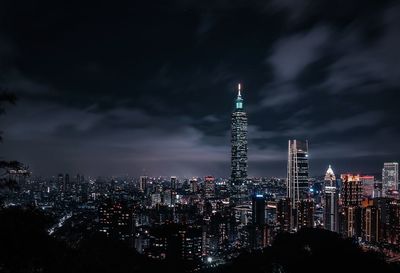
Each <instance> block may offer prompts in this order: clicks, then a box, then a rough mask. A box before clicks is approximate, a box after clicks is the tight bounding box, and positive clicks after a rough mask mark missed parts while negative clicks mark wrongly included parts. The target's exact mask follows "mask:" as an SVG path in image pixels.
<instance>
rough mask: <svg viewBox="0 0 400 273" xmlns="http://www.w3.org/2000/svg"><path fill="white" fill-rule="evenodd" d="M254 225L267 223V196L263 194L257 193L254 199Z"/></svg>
mask: <svg viewBox="0 0 400 273" xmlns="http://www.w3.org/2000/svg"><path fill="white" fill-rule="evenodd" d="M252 219H253V225H257V226H263V225H264V224H265V198H264V195H262V194H256V195H254V196H253V200H252Z"/></svg>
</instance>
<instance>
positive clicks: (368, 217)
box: [363, 205, 381, 243]
mask: <svg viewBox="0 0 400 273" xmlns="http://www.w3.org/2000/svg"><path fill="white" fill-rule="evenodd" d="M380 223H381V211H380V209H379V208H378V207H377V206H374V205H372V206H367V207H365V208H363V239H364V240H365V241H367V242H374V243H376V242H379V241H380V237H381V236H380V230H381V229H380Z"/></svg>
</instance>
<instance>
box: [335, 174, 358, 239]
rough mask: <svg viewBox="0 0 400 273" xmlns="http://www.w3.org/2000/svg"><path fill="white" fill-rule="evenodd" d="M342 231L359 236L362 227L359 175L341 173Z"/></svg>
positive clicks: (352, 235) (348, 234) (346, 234)
mask: <svg viewBox="0 0 400 273" xmlns="http://www.w3.org/2000/svg"><path fill="white" fill-rule="evenodd" d="M340 178H341V180H342V193H341V204H342V214H341V215H342V219H341V222H342V223H341V224H342V233H343V234H344V235H345V236H347V237H360V236H361V229H362V221H361V218H362V211H361V202H362V181H361V179H360V175H354V174H342V175H340Z"/></svg>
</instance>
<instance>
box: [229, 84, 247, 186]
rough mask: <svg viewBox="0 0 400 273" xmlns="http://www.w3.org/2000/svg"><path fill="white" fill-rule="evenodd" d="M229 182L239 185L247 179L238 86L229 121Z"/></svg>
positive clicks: (244, 121) (243, 114)
mask: <svg viewBox="0 0 400 273" xmlns="http://www.w3.org/2000/svg"><path fill="white" fill-rule="evenodd" d="M231 145H232V147H231V149H232V150H231V182H232V185H239V184H241V183H243V182H244V181H245V180H246V178H247V114H246V112H245V111H244V109H243V99H242V94H241V89H240V84H239V85H238V95H237V98H236V103H235V110H234V111H233V113H232V119H231Z"/></svg>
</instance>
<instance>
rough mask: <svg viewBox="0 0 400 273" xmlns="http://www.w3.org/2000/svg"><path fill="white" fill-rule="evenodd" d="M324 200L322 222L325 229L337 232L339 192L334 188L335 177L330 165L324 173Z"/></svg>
mask: <svg viewBox="0 0 400 273" xmlns="http://www.w3.org/2000/svg"><path fill="white" fill-rule="evenodd" d="M324 201H325V213H324V224H325V229H327V230H330V231H333V232H339V222H338V217H339V210H338V208H339V192H338V189H337V188H336V177H335V174H334V173H333V170H332V168H331V165H329V168H328V170H327V171H326V174H325V187H324Z"/></svg>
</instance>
